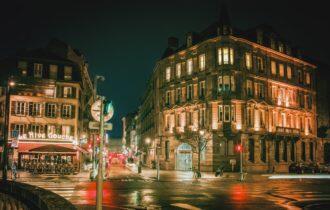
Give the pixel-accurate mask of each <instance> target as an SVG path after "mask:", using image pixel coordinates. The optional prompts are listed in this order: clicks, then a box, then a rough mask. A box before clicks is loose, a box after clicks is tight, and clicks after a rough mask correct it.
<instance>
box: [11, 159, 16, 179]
mask: <svg viewBox="0 0 330 210" xmlns="http://www.w3.org/2000/svg"><path fill="white" fill-rule="evenodd" d="M11 170H12V174H13V180H16V178H17V163H16V162H15V161H14V162H13V165H12V168H11Z"/></svg>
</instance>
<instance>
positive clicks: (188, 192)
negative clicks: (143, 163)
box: [30, 166, 330, 209]
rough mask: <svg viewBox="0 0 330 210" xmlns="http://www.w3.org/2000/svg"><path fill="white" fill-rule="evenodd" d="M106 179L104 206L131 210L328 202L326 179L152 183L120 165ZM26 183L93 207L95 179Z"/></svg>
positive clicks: (281, 206) (285, 206) (288, 206)
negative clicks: (135, 209) (109, 178)
mask: <svg viewBox="0 0 330 210" xmlns="http://www.w3.org/2000/svg"><path fill="white" fill-rule="evenodd" d="M110 177H111V179H112V180H110V181H107V182H105V183H104V192H103V193H104V199H103V201H104V209H134V207H137V206H140V207H150V206H154V207H157V206H158V207H161V209H299V208H298V207H306V206H309V207H310V208H309V209H314V208H315V209H324V208H325V207H326V206H324V204H322V202H323V203H326V204H325V205H328V203H330V202H329V201H330V188H329V187H328V186H329V184H330V181H321V180H266V179H261V180H254V181H253V182H252V181H247V182H244V183H239V182H237V181H235V180H226V179H222V180H221V179H217V180H201V181H193V180H192V181H177V182H176V181H163V182H156V181H152V180H144V179H142V178H141V177H140V176H138V175H136V174H133V173H131V172H130V171H129V170H127V169H126V168H124V167H120V166H118V167H113V168H112V169H111V171H110ZM30 184H35V185H38V186H41V187H43V188H46V189H50V190H52V191H54V192H56V193H58V194H60V195H62V196H63V197H65V198H66V199H68V200H69V201H71V202H72V203H73V204H75V205H76V206H77V207H78V209H94V208H93V205H95V200H96V198H95V194H96V191H95V189H96V188H95V187H96V185H95V182H88V181H86V182H70V180H65V181H61V180H57V181H56V182H55V181H50V182H44V181H40V180H36V181H35V182H32V183H30ZM315 200H317V202H315ZM315 203H317V205H316V204H315ZM292 204H295V205H296V206H298V207H295V206H293V205H292ZM320 204H322V205H320ZM319 207H322V208H319ZM327 207H328V206H327ZM156 209H157V208H156Z"/></svg>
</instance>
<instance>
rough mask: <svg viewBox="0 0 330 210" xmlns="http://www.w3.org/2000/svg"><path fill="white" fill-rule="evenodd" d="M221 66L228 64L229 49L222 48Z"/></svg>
mask: <svg viewBox="0 0 330 210" xmlns="http://www.w3.org/2000/svg"><path fill="white" fill-rule="evenodd" d="M223 64H229V49H228V48H227V47H225V48H223Z"/></svg>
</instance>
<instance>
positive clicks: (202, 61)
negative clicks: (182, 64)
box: [199, 54, 205, 71]
mask: <svg viewBox="0 0 330 210" xmlns="http://www.w3.org/2000/svg"><path fill="white" fill-rule="evenodd" d="M199 69H200V70H201V71H204V70H205V54H202V55H200V56H199Z"/></svg>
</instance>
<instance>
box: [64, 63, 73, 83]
mask: <svg viewBox="0 0 330 210" xmlns="http://www.w3.org/2000/svg"><path fill="white" fill-rule="evenodd" d="M71 79H72V67H71V66H65V67H64V80H71Z"/></svg>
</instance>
